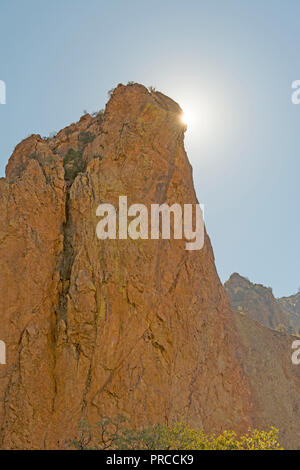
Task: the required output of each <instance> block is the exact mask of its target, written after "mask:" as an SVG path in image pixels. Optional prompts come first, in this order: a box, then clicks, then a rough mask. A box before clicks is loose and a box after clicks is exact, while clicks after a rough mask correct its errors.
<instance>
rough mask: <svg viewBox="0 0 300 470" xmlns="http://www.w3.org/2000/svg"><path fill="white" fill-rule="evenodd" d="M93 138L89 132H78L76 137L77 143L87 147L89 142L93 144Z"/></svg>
mask: <svg viewBox="0 0 300 470" xmlns="http://www.w3.org/2000/svg"><path fill="white" fill-rule="evenodd" d="M94 138H95V136H94V134H91V132H80V134H79V136H78V140H79V142H81V143H82V145H87V144H89V143H91V142H93V140H94Z"/></svg>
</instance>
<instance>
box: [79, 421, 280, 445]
mask: <svg viewBox="0 0 300 470" xmlns="http://www.w3.org/2000/svg"><path fill="white" fill-rule="evenodd" d="M125 423H126V419H125V418H124V417H123V416H122V415H119V416H117V417H116V418H113V419H110V418H107V417H102V418H101V419H100V421H99V422H98V423H97V424H96V425H95V426H91V425H89V424H88V423H87V422H86V421H83V422H81V423H80V438H79V440H78V441H74V442H73V443H72V445H73V446H74V447H75V448H77V449H98V450H100V449H101V450H105V449H118V450H279V449H280V444H279V442H278V430H277V429H275V428H274V427H271V428H270V430H269V431H259V430H257V429H254V430H252V431H249V433H248V434H245V435H243V436H241V437H238V436H237V434H236V433H235V432H234V431H224V432H223V433H222V434H220V435H208V434H205V433H204V432H203V431H202V430H196V429H193V428H191V427H190V426H187V425H186V424H184V423H175V424H173V425H169V426H168V425H166V424H155V425H152V424H149V425H148V426H146V427H144V428H142V429H130V428H129V427H126V426H125Z"/></svg>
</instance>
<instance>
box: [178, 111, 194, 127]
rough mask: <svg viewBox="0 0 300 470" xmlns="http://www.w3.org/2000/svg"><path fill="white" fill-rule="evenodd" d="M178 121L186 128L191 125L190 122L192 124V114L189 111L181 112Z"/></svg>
mask: <svg viewBox="0 0 300 470" xmlns="http://www.w3.org/2000/svg"><path fill="white" fill-rule="evenodd" d="M180 120H181V122H182V123H183V124H185V125H186V126H189V125H191V124H192V122H193V117H192V113H191V112H190V111H183V112H182V114H181V116H180Z"/></svg>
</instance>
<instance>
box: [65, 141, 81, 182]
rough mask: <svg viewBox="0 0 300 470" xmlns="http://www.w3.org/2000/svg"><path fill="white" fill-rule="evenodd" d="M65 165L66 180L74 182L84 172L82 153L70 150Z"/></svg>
mask: <svg viewBox="0 0 300 470" xmlns="http://www.w3.org/2000/svg"><path fill="white" fill-rule="evenodd" d="M63 165H64V168H65V180H66V181H74V179H75V177H76V176H77V175H78V173H80V172H82V171H84V162H83V160H82V154H81V152H76V151H75V150H74V149H69V150H68V152H67V153H66V155H65V156H64V160H63Z"/></svg>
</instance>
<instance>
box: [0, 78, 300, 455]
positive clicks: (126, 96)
mask: <svg viewBox="0 0 300 470" xmlns="http://www.w3.org/2000/svg"><path fill="white" fill-rule="evenodd" d="M180 113H181V110H180V108H179V106H178V105H177V104H176V103H174V102H173V101H172V100H170V99H169V98H167V97H166V96H164V95H162V94H161V93H158V92H152V93H149V92H148V91H147V89H146V88H144V87H143V86H141V85H133V86H127V87H124V86H122V85H119V86H118V87H117V88H116V89H115V91H114V93H113V96H112V98H111V99H110V101H109V103H108V104H107V107H106V111H105V114H104V117H102V116H100V117H94V118H92V117H91V116H89V115H86V116H83V117H82V118H81V120H80V121H79V123H77V124H73V125H71V126H69V127H68V128H66V129H64V130H62V131H60V132H59V133H58V135H57V136H56V137H55V138H53V139H46V140H44V139H42V138H41V137H40V136H31V137H29V138H28V139H26V140H25V141H23V142H22V143H21V144H19V145H18V146H17V148H16V150H15V152H14V154H13V155H12V157H11V158H10V161H9V163H8V165H7V172H6V178H5V179H4V178H3V179H0V259H1V271H0V295H1V299H2V302H1V304H0V317H1V340H4V341H5V342H6V345H7V365H6V366H0V424H1V444H2V447H3V448H13V449H20V448H66V447H68V443H69V441H70V440H71V439H73V438H74V437H75V436H76V435H77V433H78V421H79V420H80V419H81V418H87V419H88V420H89V421H90V422H94V421H97V418H98V416H99V413H105V414H106V415H115V414H118V413H123V414H124V415H125V416H127V417H128V418H129V420H130V422H131V424H132V425H135V426H139V425H142V424H145V423H148V422H149V421H151V422H157V421H161V422H171V421H172V420H180V419H184V420H185V421H186V422H188V423H190V424H192V425H194V426H198V427H202V428H203V429H204V430H206V431H208V432H213V431H220V430H223V429H232V428H234V429H235V430H237V431H245V430H247V429H248V428H249V427H252V426H263V427H267V426H269V425H272V424H273V425H276V426H277V427H279V428H280V430H281V431H282V436H283V439H284V444H285V445H287V444H288V445H290V446H295V445H296V443H298V441H299V439H298V437H299V432H300V425H299V423H300V412H299V410H298V404H297V402H299V398H300V380H299V372H298V369H297V367H295V366H292V364H291V361H290V343H291V341H292V339H291V338H289V337H288V336H285V335H280V334H279V333H273V332H270V331H269V330H267V329H265V328H263V327H260V326H259V325H257V324H256V323H255V322H252V321H251V320H249V319H243V318H240V316H239V315H236V314H235V313H234V312H232V310H231V307H230V304H229V299H228V298H227V294H226V293H225V291H224V288H223V287H222V285H221V283H220V281H219V278H218V275H217V273H216V269H215V265H214V257H213V252H212V248H211V245H210V241H209V238H208V236H207V235H206V236H205V245H204V248H203V249H202V250H201V251H186V250H185V241H182V240H135V241H134V240H131V239H128V240H105V241H100V240H98V239H97V237H96V231H95V229H96V225H97V223H98V221H99V219H98V218H97V217H96V208H97V206H98V205H99V204H100V203H104V202H107V203H110V204H113V205H114V206H115V207H117V206H118V198H119V196H120V195H127V196H128V205H130V204H132V203H143V204H145V205H146V206H150V204H151V203H163V202H167V203H169V204H172V203H175V202H177V203H179V204H184V203H196V202H197V200H196V196H195V191H194V188H193V181H192V170H191V166H190V164H189V162H188V159H187V156H186V153H185V150H184V145H183V136H184V128H183V125H182V123H181V122H180ZM278 408H279V409H280V410H281V411H278ZM297 433H298V434H297Z"/></svg>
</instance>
